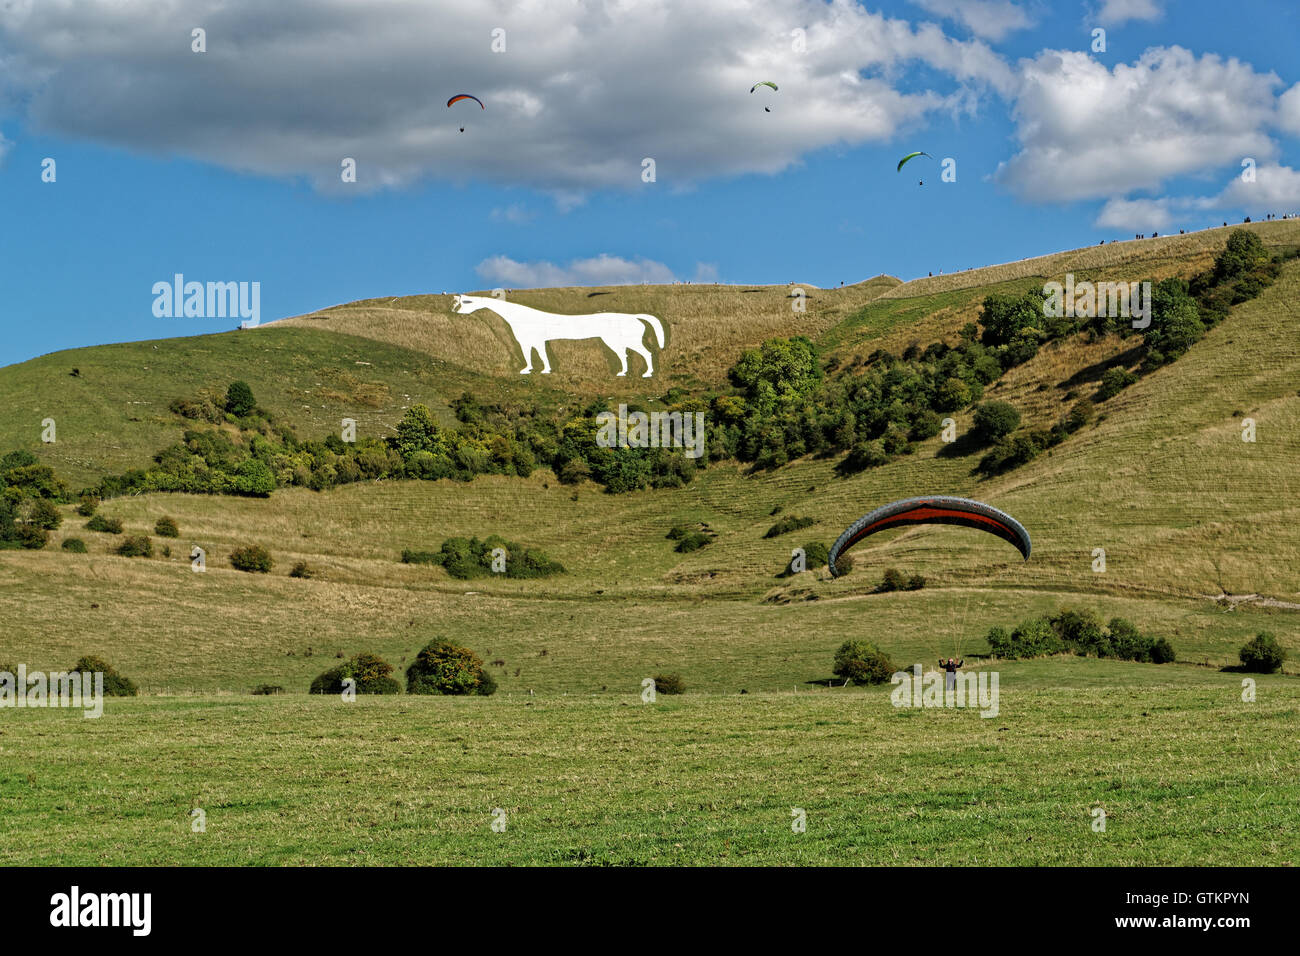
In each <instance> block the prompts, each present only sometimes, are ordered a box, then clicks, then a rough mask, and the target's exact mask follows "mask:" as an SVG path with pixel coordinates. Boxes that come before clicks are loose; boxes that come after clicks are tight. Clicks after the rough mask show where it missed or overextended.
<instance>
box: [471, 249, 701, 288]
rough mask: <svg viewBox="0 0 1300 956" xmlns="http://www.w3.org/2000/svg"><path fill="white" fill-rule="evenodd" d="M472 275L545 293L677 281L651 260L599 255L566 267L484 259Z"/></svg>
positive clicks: (577, 260) (605, 254)
mask: <svg viewBox="0 0 1300 956" xmlns="http://www.w3.org/2000/svg"><path fill="white" fill-rule="evenodd" d="M475 271H476V272H477V273H478V274H479V275H480V276H482V277H483V278H484V279H486V280H487V281H488V282H491V283H494V284H495V285H499V286H503V287H510V288H514V289H546V288H556V287H569V286H592V285H657V284H663V283H668V282H674V281H676V277H675V276H674V275H673V271H672V270H671V269H669V268H668V267H667V266H666V265H664V264H663V263H662V262H655V261H654V260H653V259H624V258H622V257H620V256H611V255H609V254H607V253H601V254H600V255H598V256H592V257H591V258H589V259H574V260H573V261H572V262H570V263H569V264H568V265H562V266H561V265H556V264H555V263H553V262H545V261H543V262H517V261H515V260H514V259H511V258H509V257H507V256H493V257H491V258H490V259H484V260H483V261H482V262H480V263H479V264H478V265H477V266H476V267H475Z"/></svg>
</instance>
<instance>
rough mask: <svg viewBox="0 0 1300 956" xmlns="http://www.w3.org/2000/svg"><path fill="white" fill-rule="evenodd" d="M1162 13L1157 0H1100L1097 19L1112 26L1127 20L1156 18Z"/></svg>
mask: <svg viewBox="0 0 1300 956" xmlns="http://www.w3.org/2000/svg"><path fill="white" fill-rule="evenodd" d="M1162 13H1163V11H1162V10H1161V9H1160V3H1159V0H1102V5H1101V9H1100V10H1098V11H1097V20H1098V22H1100V23H1103V24H1105V25H1106V26H1108V27H1112V26H1119V25H1120V24H1121V23H1127V22H1128V21H1129V20H1158V19H1160V16H1161V14H1162Z"/></svg>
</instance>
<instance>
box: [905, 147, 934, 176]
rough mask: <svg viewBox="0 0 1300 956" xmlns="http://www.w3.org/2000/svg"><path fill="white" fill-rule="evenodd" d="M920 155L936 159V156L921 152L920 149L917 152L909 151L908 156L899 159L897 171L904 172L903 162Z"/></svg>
mask: <svg viewBox="0 0 1300 956" xmlns="http://www.w3.org/2000/svg"><path fill="white" fill-rule="evenodd" d="M918 156H925V157H926V158H928V159H934V157H933V156H931V155H930V154H929V153H923V152H921V151H920V150H918V151H916V152H915V153H908V154H907V155H906V156H904V157H903V158H902V159H900V160H899V161H898V170H897V171H898V172H902V170H903V164H904V163H906V162H907V161H908V160H911V159H916V157H918Z"/></svg>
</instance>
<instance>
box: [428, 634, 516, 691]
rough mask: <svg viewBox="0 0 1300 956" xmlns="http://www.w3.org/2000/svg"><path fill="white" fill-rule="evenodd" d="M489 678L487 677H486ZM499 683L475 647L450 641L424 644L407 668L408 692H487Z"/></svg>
mask: <svg viewBox="0 0 1300 956" xmlns="http://www.w3.org/2000/svg"><path fill="white" fill-rule="evenodd" d="M485 677H486V678H487V680H484V678H485ZM494 690H496V684H495V682H493V681H492V679H491V677H490V676H489V675H487V674H485V673H484V671H483V661H482V660H480V659H479V656H478V655H477V654H475V653H474V652H473V651H471V650H469V649H468V648H465V647H457V646H456V645H455V644H450V643H448V642H447V641H442V640H433V641H430V642H429V643H428V644H426V645H425V646H424V648H423V649H422V650H421V651H420V653H419V654H418V655H417V656H416V658H415V662H414V663H413V664H411V666H410V667H408V668H407V669H406V692H407V693H408V694H455V695H459V694H480V695H483V696H487V695H488V694H491V693H492V692H493V691H494Z"/></svg>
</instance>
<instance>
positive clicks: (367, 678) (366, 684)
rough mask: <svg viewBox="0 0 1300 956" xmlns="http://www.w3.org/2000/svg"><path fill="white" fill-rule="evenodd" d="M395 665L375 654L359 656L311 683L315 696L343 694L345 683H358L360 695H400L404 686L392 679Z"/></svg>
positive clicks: (357, 689) (357, 687) (357, 688)
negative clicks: (349, 681)
mask: <svg viewBox="0 0 1300 956" xmlns="http://www.w3.org/2000/svg"><path fill="white" fill-rule="evenodd" d="M392 673H393V665H392V664H389V663H388V662H387V661H385V660H384V659H383V658H381V657H378V656H377V655H375V654H358V655H356V656H355V657H353V658H351V659H350V660H348V661H346V662H344V663H342V664H340V665H339V666H338V667H335V668H332V669H331V670H327V671H326V672H325V673H323V674H321V675H320V676H319V677H317V678H316V679H315V680H314V681H312V682H311V693H313V694H341V693H343V682H344V681H345V680H347V679H348V678H352V680H354V681H356V691H357V693H358V694H400V693H401V692H402V685H401V684H400V683H399V682H398V681H397V679H396V678H395V677H392V676H391V675H392Z"/></svg>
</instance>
